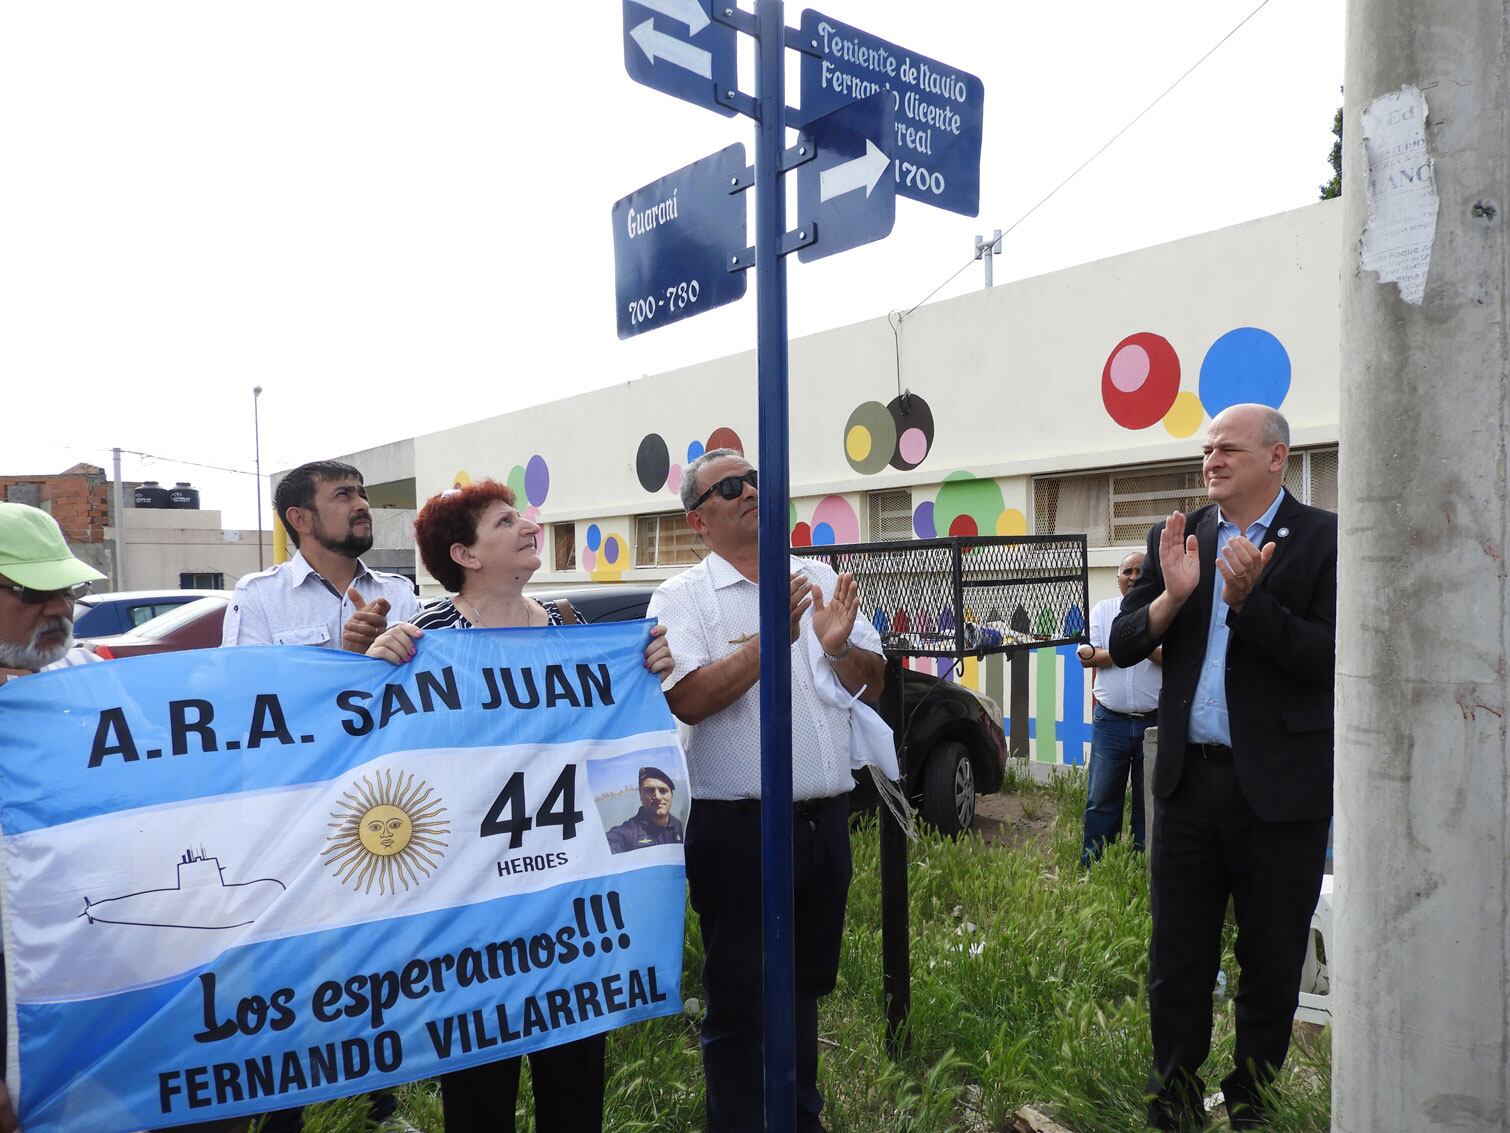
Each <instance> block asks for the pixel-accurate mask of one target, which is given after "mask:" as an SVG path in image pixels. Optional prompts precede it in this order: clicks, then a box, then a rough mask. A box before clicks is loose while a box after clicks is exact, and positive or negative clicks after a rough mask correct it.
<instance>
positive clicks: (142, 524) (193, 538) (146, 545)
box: [105, 508, 273, 590]
mask: <svg viewBox="0 0 1510 1133" xmlns="http://www.w3.org/2000/svg"><path fill="white" fill-rule="evenodd" d="M125 518H126V522H125V527H124V542H123V544H122V547H123V555H122V558H123V565H124V573H123V584H122V586H121V589H122V590H176V589H178V588H179V580H180V576H181V575H183V574H198V575H205V574H210V575H215V574H218V575H220V576H222V578H223V580H224V585H225V586H226V587H227V588H230V587H233V586H235V585H236V580H237V579H238V578H240V577H241V576H242V575H244V574H251V573H253V572H254V571H256V570H257V569H258V568H257V536H258V532H256V531H242V530H237V529H234V528H225V527H222V526H221V519H220V512H218V511H200V510H194V509H188V508H164V509H159V508H129V509H127V514H126V517H125ZM121 534H122V531H120V530H118V529H116V528H113V527H112V528H107V529H106V533H105V537H106V539H112V540H113V539H115V538H117V537H118V536H120V535H121ZM263 537H264V540H265V542H264V543H263V551H262V558H263V562H264V563H265V564H266V565H267V566H271V565H272V563H273V548H272V539H271V537H270V535H269V534H268V533H263Z"/></svg>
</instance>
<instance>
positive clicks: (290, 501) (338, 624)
mask: <svg viewBox="0 0 1510 1133" xmlns="http://www.w3.org/2000/svg"><path fill="white" fill-rule="evenodd" d="M273 509H274V510H275V511H276V512H277V513H278V519H279V520H280V521H281V522H282V524H283V527H284V530H285V531H287V532H288V538H289V541H290V542H291V543H293V545H294V546H295V547H296V548H298V549H297V551H296V552H295V554H294V556H293V558H291V559H289V560H288V562H286V563H279V564H278V565H277V566H275V567H272V568H270V569H268V570H265V571H261V572H259V573H257V574H249V575H247V576H246V577H245V578H243V579H242V580H241V581H240V582H238V583H237V584H236V596H235V597H234V598H233V599H232V600H231V606H230V608H229V609H228V610H226V614H225V625H224V627H223V629H222V631H221V644H222V645H317V646H322V647H324V648H328V649H337V648H339V649H348V650H350V651H352V652H353V653H365V652H367V647H368V646H369V645H371V644H372V643H373V641H375V640H376V639H377V636H378V634H380V633H382V632H383V630H384V629H386V628H387V627H388V618H389V616H390V615H391V616H392V617H393V618H394V620H396V621H413V620H414V617H415V616H416V615H417V614H418V613H419V600H418V599H417V598H416V597H415V596H414V584H413V583H412V582H410V581H409V580H408V579H407V578H405V577H404V576H403V575H400V574H389V573H387V572H386V571H378V570H369V569H368V568H367V566H366V564H364V563H363V562H362V560H361V556H362V555H363V554H365V553H366V552H367V551H368V550H370V549H371V548H372V511H371V509H370V508H369V507H368V505H367V489H366V488H364V487H363V486H362V474H361V473H360V472H359V471H357V470H356V469H355V468H353V467H352V466H351V465H349V464H343V463H341V462H340V461H337V460H322V461H316V462H313V463H310V464H303V465H300V466H299V467H298V468H295V469H294V470H293V471H292V472H290V473H288V475H286V476H284V477H283V479H282V480H281V481H279V483H278V490H277V491H276V492H275V493H274V495H273Z"/></svg>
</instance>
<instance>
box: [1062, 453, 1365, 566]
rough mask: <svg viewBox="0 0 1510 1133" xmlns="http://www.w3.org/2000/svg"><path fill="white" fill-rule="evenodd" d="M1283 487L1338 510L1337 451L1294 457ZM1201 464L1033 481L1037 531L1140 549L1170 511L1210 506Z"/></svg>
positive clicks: (1310, 501) (1305, 500)
mask: <svg viewBox="0 0 1510 1133" xmlns="http://www.w3.org/2000/svg"><path fill="white" fill-rule="evenodd" d="M1284 483H1285V488H1286V489H1288V490H1289V492H1290V494H1291V495H1293V496H1294V497H1295V498H1296V499H1298V500H1300V501H1301V502H1302V503H1307V504H1312V505H1314V506H1316V507H1320V508H1326V509H1327V510H1328V511H1335V510H1336V509H1337V448H1336V446H1330V447H1327V448H1316V449H1303V450H1300V451H1296V452H1291V453H1290V459H1289V462H1288V464H1287V465H1286V467H1285V481H1284ZM1209 502H1210V501H1209V499H1208V497H1207V495H1206V485H1205V482H1204V481H1203V480H1202V478H1201V462H1200V461H1199V460H1189V461H1181V462H1180V463H1179V464H1161V465H1150V466H1148V467H1144V468H1121V469H1116V470H1114V471H1111V472H1089V473H1077V474H1075V475H1072V476H1039V477H1036V478H1035V479H1034V481H1033V530H1034V531H1035V532H1036V533H1037V534H1039V535H1079V534H1082V533H1083V534H1084V535H1085V536H1086V539H1087V540H1088V542H1089V544H1090V546H1092V547H1137V546H1141V545H1142V544H1143V543H1144V542H1146V541H1147V539H1148V531H1149V528H1151V527H1152V526H1153V525H1154V524H1155V523H1158V522H1159V521H1160V520H1161V519H1164V518H1165V517H1166V516H1168V515H1169V513H1170V512H1172V511H1175V510H1179V511H1191V510H1193V509H1195V508H1198V507H1201V506H1202V505H1203V504H1206V503H1209Z"/></svg>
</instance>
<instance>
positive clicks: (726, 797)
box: [650, 449, 885, 1133]
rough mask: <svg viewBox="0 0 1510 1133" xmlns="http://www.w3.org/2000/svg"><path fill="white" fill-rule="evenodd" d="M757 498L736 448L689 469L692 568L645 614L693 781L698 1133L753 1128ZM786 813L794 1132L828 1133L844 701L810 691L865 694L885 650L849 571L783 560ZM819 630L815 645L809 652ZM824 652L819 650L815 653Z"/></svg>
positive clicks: (685, 492) (874, 690)
mask: <svg viewBox="0 0 1510 1133" xmlns="http://www.w3.org/2000/svg"><path fill="white" fill-rule="evenodd" d="M759 498H760V497H759V494H758V493H757V491H756V475H755V470H754V469H753V468H751V467H750V465H749V462H748V461H746V460H745V459H744V457H742V456H740V455H739V453H737V452H734V451H733V450H731V449H714V450H713V451H711V452H708V453H705V454H704V455H703V456H701V457H699V458H698V459H697V460H695V461H693V462H692V463H691V464H689V465H688V466H687V470H686V472H685V474H684V477H683V480H682V504H683V506H684V508H685V509H686V512H687V523H688V525H689V526H690V527H691V528H692V530H693V531H695V532H697V534H698V535H699V536H700V537H701V539H702V541H703V542H704V543H705V544H707V547H708V550H709V552H710V553H709V554H708V557H707V558H706V559H704V560H703V561H702V562H701V563H699V564H698V565H697V566H695V567H692V568H690V569H688V570H686V571H684V572H683V573H681V574H680V575H678V576H677V577H675V578H673V579H670V580H668V581H667V582H665V583H663V584H662V585H661V587H660V589H659V590H657V591H656V593H655V595H654V597H652V598H651V601H650V614H651V616H652V617H657V618H659V619H660V621H661V623H662V624H663V625H665V626H666V639H667V641H668V643H669V644H670V646H671V653H672V656H673V658H674V659H675V668H673V669H672V671H671V674H670V675H669V676H668V677H667V678H666V685H665V688H666V700H667V702H668V703H669V704H670V706H671V711H672V712H673V713H674V714H675V715H676V716H677V718H678V719H679V720H680V721H681V722H682V725H683V727H682V740H683V745H684V747H685V748H686V752H687V768H688V772H689V778H690V779H691V785H692V800H693V801H692V811H691V814H690V816H689V818H688V821H687V830H686V842H685V845H686V862H687V885H688V889H689V892H690V895H691V898H692V907H693V909H694V910H695V911H696V912H697V915H698V921H699V923H700V925H701V928H702V937H703V949H704V963H703V973H702V974H703V987H704V990H705V991H706V993H707V997H708V1011H707V1016H706V1018H705V1019H704V1022H703V1030H702V1050H703V1073H704V1075H705V1077H706V1079H707V1119H708V1124H707V1133H731V1131H740V1133H743V1131H746V1130H749V1131H755V1130H763V1129H764V1128H765V1123H764V1119H763V1108H764V1106H763V1095H762V1074H761V1067H762V1052H761V1031H762V1021H761V962H762V956H761V949H762V939H763V938H762V934H761V884H760V725H761V720H760V691H759V687H758V685H759V679H760V648H761V643H760V638H759V630H760V606H759V595H760V587H759V585H758V582H759V516H758V512H759ZM791 570H792V575H791V615H792V620H791V639H790V640H789V641H786V642H782V643H781V646H782V647H785V648H789V649H791V655H792V799H793V802H794V804H795V805H794V808H793V809H794V815H793V822H792V827H793V830H792V843H793V879H794V884H795V893H794V912H795V922H794V933H793V935H794V938H795V950H796V984H797V989H796V990H797V1004H796V1015H797V1020H796V1022H797V1108H798V1113H797V1129H798V1130H799V1131H800V1133H811V1131H815V1130H822V1128H823V1125H822V1123H821V1122H820V1121H819V1117H818V1114H819V1111H820V1109H821V1108H822V1105H823V1098H822V1096H821V1095H820V1094H819V1092H818V1000H819V998H820V997H821V996H823V995H826V994H827V993H828V992H830V991H832V990H833V987H834V982H835V980H836V979H837V976H838V970H839V945H840V941H841V938H842V936H843V931H844V905H845V901H846V899H847V897H848V893H849V879H850V853H849V823H848V818H849V803H848V794H849V791H850V789H851V787H852V786H853V784H854V780H853V779H852V777H851V775H850V731H849V729H850V725H849V710H848V709H847V708H843V707H838V706H836V705H834V704H832V703H830V702H829V701H827V700H825V699H823V698H820V697H819V696H818V695H817V692H816V691H815V673H814V665H815V664H817V665H826V666H830V667H831V668H832V671H833V673H834V675H835V676H836V677H837V678H838V680H839V682H840V684H841V685H842V686H843V687H844V688H845V689H847V690H848V691H849V692H850V693H859V694H860V695H861V697H862V699H864V700H866V701H871V702H874V701H876V700H879V698H880V695H881V686H882V682H883V681H884V679H885V661H884V659H883V658H882V656H881V641H880V637H879V636H878V635H877V633H876V631H875V628H874V627H873V626H872V625H871V624H870V623H869V622H868V621H866V620H865V619H864V618H857V617H856V613H857V611H858V610H859V596H858V593H857V591H856V588H855V581H854V578H853V577H852V576H851V575H848V574H844V575H835V574H834V572H833V571H832V570H830V569H829V568H828V567H827V566H825V565H823V564H821V563H817V562H814V561H812V560H809V559H796V558H794V559H792V560H791ZM814 635H816V639H817V644H818V645H819V646H821V653H820V650H818V649H810V648H809V646H810V642H809V640H808V639H809V638H810V637H813V636H814ZM820 656H821V658H822V659H820Z"/></svg>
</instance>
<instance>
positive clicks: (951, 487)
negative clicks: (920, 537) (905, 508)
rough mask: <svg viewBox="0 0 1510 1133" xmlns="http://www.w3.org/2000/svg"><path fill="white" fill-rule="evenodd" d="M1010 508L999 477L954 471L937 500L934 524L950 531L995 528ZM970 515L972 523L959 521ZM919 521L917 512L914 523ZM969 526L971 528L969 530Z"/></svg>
mask: <svg viewBox="0 0 1510 1133" xmlns="http://www.w3.org/2000/svg"><path fill="white" fill-rule="evenodd" d="M1005 510H1006V505H1005V503H1004V501H1003V500H1002V496H1001V486H1000V485H999V484H997V482H996V481H995V480H989V479H979V478H977V477H975V476H972V475H970V473H968V472H951V473H950V474H949V475H948V476H946V477H945V478H944V483H943V484H942V485H941V486H940V487H939V491H938V497H937V498H936V499H935V500H934V501H933V528H934V530H935V531H937V532H942V533H944V534H948V535H979V534H980V533H981V532H982V531H987V532H994V531H995V530H996V524H997V520H998V519H999V518H1000V516H1001V513H1002V512H1003V511H1005ZM962 517H963V518H967V519H968V520H969V523H968V524H966V523H960V522H958V521H959V520H961V518H962ZM916 525H917V517H916V514H914V517H913V526H914V527H916ZM966 528H968V530H966Z"/></svg>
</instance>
